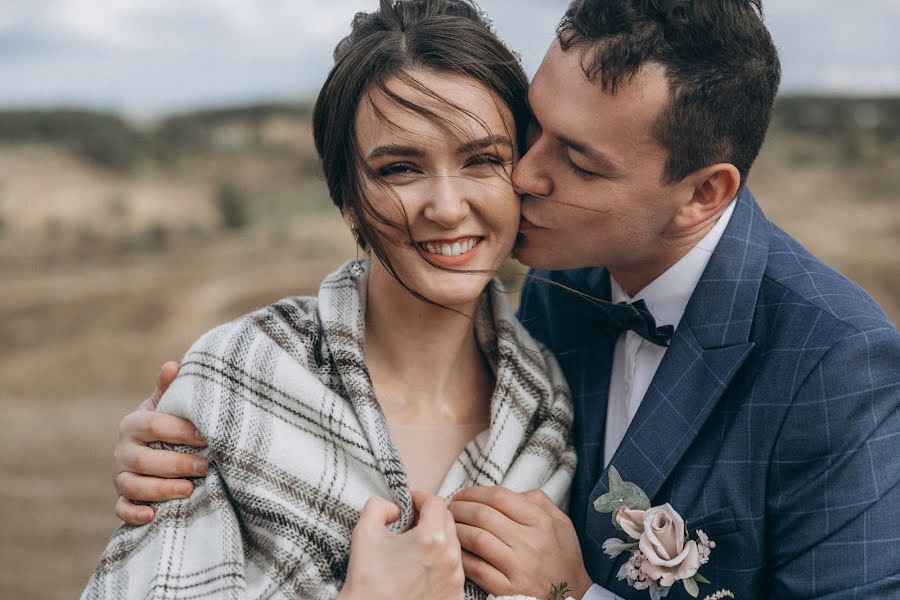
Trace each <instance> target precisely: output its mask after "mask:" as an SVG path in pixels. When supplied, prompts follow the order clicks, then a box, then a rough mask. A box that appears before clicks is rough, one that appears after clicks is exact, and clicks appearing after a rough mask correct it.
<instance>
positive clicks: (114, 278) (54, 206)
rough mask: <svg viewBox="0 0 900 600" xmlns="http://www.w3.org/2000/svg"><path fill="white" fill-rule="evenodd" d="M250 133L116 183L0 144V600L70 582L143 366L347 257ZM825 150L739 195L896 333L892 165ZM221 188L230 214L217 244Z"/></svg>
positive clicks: (806, 146) (793, 152)
mask: <svg viewBox="0 0 900 600" xmlns="http://www.w3.org/2000/svg"><path fill="white" fill-rule="evenodd" d="M255 131H256V132H257V133H258V132H260V131H261V132H263V137H264V138H266V139H268V140H270V142H271V143H269V145H267V146H265V148H264V149H265V150H266V151H265V152H260V151H259V150H258V148H257V149H255V150H253V151H234V148H235V147H238V148H240V147H242V145H243V144H246V143H247V142H246V138H247V137H248V135H249V137H251V138H252V137H254V135H256V134H254V135H250V134H248V130H247V129H246V127H244V128H242V126H234V125H233V124H232V125H231V126H230V129H229V128H226V129H223V130H221V131H219V133H218V134H217V137H216V140H218V141H217V144H218V147H220V149H219V150H217V151H216V152H214V153H203V152H199V153H197V154H196V155H187V157H186V158H181V159H179V162H178V163H177V164H176V165H175V166H172V165H171V164H169V165H165V164H163V163H161V162H159V161H144V162H141V163H139V164H137V166H133V167H132V168H130V169H128V170H125V171H123V170H121V169H110V168H105V167H99V166H96V165H94V164H93V163H90V162H87V160H86V159H85V158H84V157H82V156H81V155H79V154H78V153H77V152H72V151H71V150H70V149H66V148H64V147H61V146H60V145H58V144H47V143H37V142H35V143H32V142H28V143H24V142H16V143H15V144H6V145H3V146H0V482H2V483H0V531H2V532H3V535H2V537H0V598H10V599H13V598H15V599H19V598H23V599H35V600H44V599H46V600H57V599H60V600H61V599H68V598H72V597H75V596H77V594H78V593H79V591H80V589H81V588H82V587H83V586H84V584H85V583H86V580H87V577H88V576H89V574H90V572H91V570H92V568H93V567H94V565H95V563H96V560H97V558H98V557H99V554H100V552H101V550H102V548H103V546H104V545H105V543H106V540H107V539H108V537H109V535H110V533H111V532H112V530H113V529H114V528H115V527H116V525H117V522H116V519H115V518H114V517H113V514H112V507H113V503H114V501H115V496H114V493H113V489H112V485H111V482H110V472H109V468H110V461H111V449H112V445H113V442H114V440H115V438H116V435H117V432H116V426H117V423H118V421H119V419H120V418H121V417H122V416H123V415H124V414H126V413H127V412H129V411H130V410H131V409H132V408H133V407H134V406H135V405H136V404H137V403H138V402H140V400H142V399H143V398H144V397H145V396H146V395H147V393H148V392H149V391H150V389H151V388H152V385H153V382H154V378H155V376H156V372H157V370H158V368H159V365H160V364H161V363H162V362H164V361H165V360H168V359H177V358H179V357H180V355H181V353H182V352H183V351H184V350H185V349H186V348H187V346H188V345H189V344H190V342H191V341H192V340H194V339H195V338H196V337H197V336H198V335H199V334H201V333H202V332H204V331H205V330H207V329H208V328H210V327H211V326H213V325H214V324H216V323H220V322H223V321H226V320H229V319H232V318H234V317H235V316H237V315H239V314H242V313H244V312H246V311H248V310H250V309H252V308H255V307H258V306H261V305H263V304H266V303H269V302H271V301H273V300H276V299H278V298H280V297H282V296H285V295H289V294H306V293H312V292H314V290H315V288H316V286H317V283H318V281H319V280H320V279H321V278H322V276H323V275H325V274H326V273H327V272H328V271H329V270H330V269H332V268H333V267H335V266H336V265H337V264H339V263H340V262H341V261H342V260H344V259H346V258H349V257H351V256H353V253H354V249H353V246H352V243H351V241H350V238H349V235H348V233H347V232H346V231H345V229H344V226H343V224H342V222H341V221H340V219H339V218H338V217H337V215H336V214H335V213H334V212H333V211H332V210H330V209H329V207H328V206H327V200H325V199H324V191H323V189H322V184H321V183H320V182H318V181H317V180H316V179H314V178H311V177H310V170H309V168H307V167H303V164H306V163H303V162H302V161H299V162H298V160H297V159H296V156H297V153H298V152H299V153H301V154H303V153H306V154H308V152H309V148H308V144H307V145H304V146H302V147H301V148H299V150H298V148H296V147H290V144H289V143H288V142H290V141H291V140H295V139H296V136H299V135H303V134H304V132H305V131H306V129H305V128H304V126H303V123H302V122H298V121H296V120H288V121H287V122H280V124H279V122H278V121H273V120H269V121H265V122H263V123H261V124H257V125H256V130H255ZM250 133H253V131H251V132H250ZM242 140H243V141H242ZM223 146H224V148H225V149H224V150H221V147H223ZM273 148H274V150H273ZM836 148H837V142H835V141H834V140H832V141H828V140H825V141H823V140H822V138H820V137H816V136H807V135H802V134H797V133H785V132H780V131H775V132H773V134H772V136H770V139H769V141H768V143H767V146H766V148H765V150H764V153H763V155H762V157H761V159H760V161H759V163H758V166H757V168H756V170H755V172H754V174H753V177H752V181H751V187H752V189H753V190H754V192H755V194H756V195H757V197H758V199H759V200H760V202H761V203H762V204H763V207H764V209H765V210H766V211H767V213H768V214H769V215H770V217H771V218H772V219H773V220H775V221H776V222H777V223H778V224H779V225H781V226H782V227H783V228H784V229H786V230H787V231H788V232H790V233H792V234H794V235H795V236H796V237H797V238H799V239H800V240H801V241H802V242H803V243H804V244H806V245H807V246H808V247H809V248H810V249H811V250H813V251H814V252H815V253H816V254H818V255H819V256H821V257H822V258H824V259H826V260H827V261H829V262H830V263H831V264H833V265H834V266H835V267H837V268H838V269H839V270H841V271H843V272H844V273H846V274H847V275H849V276H850V277H852V278H853V279H855V280H856V281H858V282H859V283H860V284H862V285H863V286H864V287H865V288H866V289H867V290H868V291H869V292H870V293H871V294H872V295H873V296H874V297H875V298H876V299H877V300H878V302H879V303H880V304H881V305H882V306H883V307H884V309H885V311H886V312H887V313H888V314H889V315H890V316H891V318H892V319H893V320H894V322H895V323H897V322H900V195H898V191H897V190H900V152H897V151H896V145H895V146H890V145H887V146H876V147H875V148H874V150H873V149H872V148H869V149H868V150H867V149H866V148H865V147H864V148H863V150H862V155H861V156H857V157H856V159H855V160H854V161H852V164H849V163H848V162H847V161H844V160H843V159H842V158H841V153H840V151H839V150H838V149H836ZM884 148H888V149H889V150H884ZM276 150H277V151H276ZM301 163H302V164H301ZM298 165H299V166H298ZM223 181H224V182H225V184H223ZM229 185H230V186H234V187H233V189H236V190H238V192H234V191H231V192H229V191H227V190H228V189H232V188H229V187H228V186H229ZM223 190H225V191H223ZM236 193H237V197H238V198H239V199H240V200H241V202H240V203H239V205H240V206H241V207H242V208H241V210H245V211H246V214H243V213H242V215H243V216H240V215H239V216H240V218H239V219H237V221H236V222H234V223H232V225H233V226H232V227H231V228H230V229H223V228H222V220H223V219H225V220H226V221H227V217H226V216H225V215H224V212H223V211H227V210H228V209H227V206H226V205H228V198H229V197H232V196H234V195H235V194H236ZM223 198H224V200H223Z"/></svg>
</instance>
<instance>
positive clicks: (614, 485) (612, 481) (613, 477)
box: [609, 465, 625, 493]
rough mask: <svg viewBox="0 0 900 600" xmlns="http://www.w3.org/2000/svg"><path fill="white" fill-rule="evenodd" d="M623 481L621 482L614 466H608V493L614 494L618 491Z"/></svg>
mask: <svg viewBox="0 0 900 600" xmlns="http://www.w3.org/2000/svg"><path fill="white" fill-rule="evenodd" d="M624 483H625V482H624V481H622V476H621V475H619V471H618V469H616V468H615V467H614V466H612V465H610V467H609V491H610V493H616V491H617V490H618V489H620V488H621V487H622V486H623V485H624Z"/></svg>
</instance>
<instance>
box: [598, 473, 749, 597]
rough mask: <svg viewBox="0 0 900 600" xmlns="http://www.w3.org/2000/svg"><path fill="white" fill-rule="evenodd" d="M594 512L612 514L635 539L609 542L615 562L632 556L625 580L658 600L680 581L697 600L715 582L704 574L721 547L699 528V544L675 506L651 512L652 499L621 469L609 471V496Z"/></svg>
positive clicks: (623, 569)
mask: <svg viewBox="0 0 900 600" xmlns="http://www.w3.org/2000/svg"><path fill="white" fill-rule="evenodd" d="M594 508H595V509H596V510H597V511H598V512H601V513H610V514H611V515H612V521H613V525H615V527H616V529H620V530H622V531H624V532H625V533H626V534H627V535H628V537H629V538H630V541H626V540H620V539H619V538H610V539H608V540H606V541H605V542H604V543H603V551H604V552H605V553H606V554H607V555H608V556H609V557H610V558H616V557H617V556H619V555H620V554H622V553H623V552H625V551H627V550H630V551H631V556H630V557H629V559H628V561H626V562H625V564H623V565H622V567H621V568H620V569H619V572H618V574H617V577H618V578H619V580H620V581H621V580H623V579H625V580H627V581H628V585H630V586H631V587H633V588H635V589H637V590H648V591H649V593H650V598H651V599H652V600H659V599H660V598H664V597H666V596H667V595H668V594H669V588H671V587H672V586H673V585H675V583H676V582H678V581H680V582H681V583H682V585H684V589H685V590H687V592H688V594H690V595H691V596H692V597H694V598H696V597H697V596H699V595H700V586H699V584H701V583H709V580H708V579H706V578H705V577H703V576H702V575H700V573H698V569H699V568H700V566H701V565H705V564H706V563H707V562H709V556H710V553H711V552H712V550H713V549H714V548H715V547H716V543H715V542H713V541H712V540H710V539H709V537H707V535H706V534H705V533H704V532H703V531H702V530H699V529H698V530H697V540H692V539H690V533H689V532H688V531H687V529H686V528H685V525H684V519H682V518H681V515H679V514H678V512H677V511H676V510H675V509H674V508H672V507H671V506H670V505H669V504H663V505H662V506H654V507H651V506H650V499H649V498H647V495H646V494H645V493H644V492H643V491H642V490H641V489H640V488H639V487H638V486H637V485H635V484H634V483H631V482H628V481H623V480H622V477H621V476H620V475H619V472H618V471H617V470H616V468H615V467H610V468H609V493H607V494H604V495H603V496H600V497H599V498H597V500H596V501H595V502H594ZM723 591H726V590H723ZM724 597H725V596H722V598H724ZM732 597H733V596H732Z"/></svg>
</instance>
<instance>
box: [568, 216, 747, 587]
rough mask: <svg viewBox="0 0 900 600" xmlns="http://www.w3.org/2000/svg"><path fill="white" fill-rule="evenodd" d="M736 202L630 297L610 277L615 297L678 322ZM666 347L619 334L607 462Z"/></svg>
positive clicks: (667, 322)
mask: <svg viewBox="0 0 900 600" xmlns="http://www.w3.org/2000/svg"><path fill="white" fill-rule="evenodd" d="M734 206H735V202H734V201H732V203H731V204H729V205H728V208H726V209H725V211H724V212H723V213H722V216H721V217H719V220H718V222H717V223H716V224H715V226H714V227H713V228H712V229H711V230H710V231H709V233H707V234H706V235H705V236H704V237H703V239H701V240H700V241H699V242H698V243H697V245H696V246H694V247H693V248H692V249H691V250H690V252H688V253H687V254H685V255H684V257H682V258H681V260H679V261H678V262H677V263H675V264H674V265H672V267H670V268H669V270H668V271H666V272H665V273H663V274H662V275H660V276H659V277H657V278H656V279H654V280H653V282H652V283H650V284H649V285H648V286H647V287H645V288H644V289H642V290H641V291H640V292H638V293H637V294H635V296H634V297H633V298H632V297H630V296H629V295H628V294H627V293H626V292H625V290H623V289H622V286H620V285H619V284H618V282H616V280H615V279H614V278H612V277H610V285H611V291H612V298H611V300H612V301H613V302H615V303H619V302H635V301H637V300H643V301H644V302H646V303H647V308H648V309H649V310H650V312H651V313H653V317H654V319H656V324H657V326H660V327H661V326H663V325H672V326H674V327H678V323H679V322H680V321H681V317H682V316H683V315H684V311H685V309H686V308H687V305H688V301H689V300H690V299H691V296H692V295H693V293H694V289H695V288H696V287H697V282H699V281H700V277H701V276H702V275H703V271H705V270H706V265H707V264H709V259H710V258H711V257H712V253H713V251H714V250H715V249H716V246H718V245H719V240H720V239H722V234H723V233H725V228H726V227H727V226H728V222H729V221H730V220H731V215H732V213H733V212H734ZM666 350H667V348H665V347H664V346H657V345H656V344H654V343H653V342H649V341H647V340H645V339H644V338H642V337H641V336H639V335H638V334H636V333H635V332H633V331H626V332H625V333H624V334H622V335H621V336H619V339H618V340H617V341H616V347H615V350H614V353H613V363H612V371H611V373H610V380H609V398H608V400H607V404H606V437H605V446H604V449H603V464H604V466H608V465H609V462H610V461H611V460H612V458H613V456H614V455H615V453H616V450H617V449H618V448H619V444H621V443H622V440H623V439H624V438H625V432H626V431H628V427H629V426H630V425H631V421H632V419H634V415H635V413H637V410H638V408H639V407H640V405H641V401H642V400H643V399H644V394H646V393H647V389H648V388H649V387H650V382H651V381H653V377H654V376H655V375H656V370H657V369H658V368H659V365H660V363H661V362H662V360H663V357H664V356H665V355H666ZM613 599H618V600H621V599H620V598H619V596H616V595H615V594H613V593H612V592H609V591H607V590H605V589H604V588H602V587H600V586H599V585H596V584H595V585H593V586H591V588H590V589H589V590H588V591H587V593H586V594H585V595H584V597H583V598H582V600H613Z"/></svg>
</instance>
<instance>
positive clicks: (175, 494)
mask: <svg viewBox="0 0 900 600" xmlns="http://www.w3.org/2000/svg"><path fill="white" fill-rule="evenodd" d="M178 369H179V365H178V363H176V362H167V363H166V364H164V365H163V366H162V368H161V369H160V372H159V378H158V379H157V381H156V389H155V390H154V391H153V393H152V394H151V395H150V396H149V397H148V398H147V399H146V400H144V401H143V402H142V403H141V404H140V405H139V406H138V408H137V410H135V411H134V412H132V413H130V414H128V415H126V416H125V417H124V418H123V419H122V422H121V423H120V424H119V441H118V443H117V444H116V447H115V449H114V450H113V484H114V485H115V487H116V492H117V493H118V494H119V499H118V500H117V501H116V509H115V511H116V516H117V517H119V518H120V519H122V520H123V521H124V522H125V523H128V524H129V525H145V524H147V523H149V522H150V521H152V520H153V517H154V512H153V509H152V508H150V507H149V506H142V505H140V504H135V502H162V501H165V500H174V499H178V498H186V497H188V496H190V495H191V493H192V492H193V490H194V486H193V485H192V484H191V482H190V481H188V480H187V479H184V478H185V477H202V476H204V475H206V472H207V468H208V464H207V461H206V459H205V458H203V457H200V456H194V455H189V454H180V453H178V452H172V451H170V450H156V449H153V448H150V447H149V444H150V443H152V442H166V443H169V444H179V445H183V446H191V447H194V448H203V447H205V446H206V441H205V440H204V439H203V438H202V436H201V435H200V432H199V431H197V428H196V427H194V425H193V424H192V423H191V422H190V421H186V420H184V419H180V418H178V417H175V416H172V415H167V414H163V413H158V412H156V406H157V404H158V403H159V399H160V397H162V395H163V394H164V393H165V391H166V390H167V389H168V388H169V385H171V383H172V381H173V380H174V379H175V376H176V375H177V374H178Z"/></svg>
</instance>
